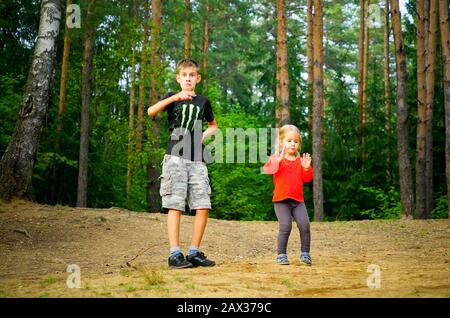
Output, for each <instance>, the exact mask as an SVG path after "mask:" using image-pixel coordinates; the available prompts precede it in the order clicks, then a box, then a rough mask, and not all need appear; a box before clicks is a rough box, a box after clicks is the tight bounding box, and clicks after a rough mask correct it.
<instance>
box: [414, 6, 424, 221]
mask: <svg viewBox="0 0 450 318" xmlns="http://www.w3.org/2000/svg"><path fill="white" fill-rule="evenodd" d="M416 6H417V146H416V216H417V217H418V218H425V216H426V178H425V144H426V135H427V134H426V132H427V122H426V94H427V92H426V82H425V72H426V69H425V62H426V61H425V54H426V51H425V35H426V30H425V23H426V22H425V20H426V12H425V0H418V1H417V4H416Z"/></svg>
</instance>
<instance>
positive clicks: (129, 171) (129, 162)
mask: <svg viewBox="0 0 450 318" xmlns="http://www.w3.org/2000/svg"><path fill="white" fill-rule="evenodd" d="M135 82H136V54H135V48H134V47H132V48H131V83H130V110H129V116H128V160H127V184H126V194H127V197H129V195H130V191H131V174H132V157H133V149H134V100H135V98H134V95H135Z"/></svg>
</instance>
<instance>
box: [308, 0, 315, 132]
mask: <svg viewBox="0 0 450 318" xmlns="http://www.w3.org/2000/svg"><path fill="white" fill-rule="evenodd" d="M313 23H314V21H313V0H306V58H307V67H308V80H307V85H308V86H307V87H308V88H307V89H308V92H307V94H308V98H307V101H308V129H309V133H312V122H313V86H314V65H313V63H314V45H313V43H314V42H313V41H314V39H313Z"/></svg>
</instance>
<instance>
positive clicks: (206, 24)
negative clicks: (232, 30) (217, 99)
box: [202, 0, 210, 89]
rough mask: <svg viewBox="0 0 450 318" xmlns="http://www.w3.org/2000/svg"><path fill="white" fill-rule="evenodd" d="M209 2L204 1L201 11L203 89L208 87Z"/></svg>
mask: <svg viewBox="0 0 450 318" xmlns="http://www.w3.org/2000/svg"><path fill="white" fill-rule="evenodd" d="M209 12H210V10H209V1H208V0H204V10H203V41H202V55H203V59H202V82H203V88H204V89H206V88H207V87H208V51H209V30H210V27H209V18H208V16H209Z"/></svg>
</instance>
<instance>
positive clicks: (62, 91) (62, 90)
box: [50, 0, 72, 203]
mask: <svg viewBox="0 0 450 318" xmlns="http://www.w3.org/2000/svg"><path fill="white" fill-rule="evenodd" d="M70 5H72V0H67V2H66V20H67V17H68V15H69V14H68V12H67V8H68V7H69V6H70ZM69 34H70V28H69V27H67V25H66V26H65V29H64V49H63V56H62V65H61V79H60V82H59V103H58V118H57V123H56V140H55V151H56V152H57V153H58V152H59V148H60V141H61V133H62V131H63V117H64V112H65V108H66V107H65V106H66V88H67V69H68V67H69V51H70V36H69ZM56 170H57V167H56V165H53V168H52V182H51V186H50V187H51V190H50V202H51V203H55V202H56V193H55V192H56V187H57V184H58V181H57V179H58V178H57V176H58V173H57V171H56Z"/></svg>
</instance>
